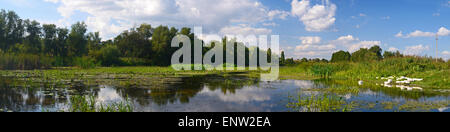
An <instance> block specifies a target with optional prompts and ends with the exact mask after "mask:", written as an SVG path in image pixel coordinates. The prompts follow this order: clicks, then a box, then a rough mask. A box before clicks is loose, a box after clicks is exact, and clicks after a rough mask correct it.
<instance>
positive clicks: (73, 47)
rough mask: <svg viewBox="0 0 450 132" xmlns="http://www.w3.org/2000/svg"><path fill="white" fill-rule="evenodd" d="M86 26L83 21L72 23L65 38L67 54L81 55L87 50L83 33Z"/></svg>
mask: <svg viewBox="0 0 450 132" xmlns="http://www.w3.org/2000/svg"><path fill="white" fill-rule="evenodd" d="M86 31H87V26H86V24H85V23H84V22H77V23H76V24H74V25H72V30H71V31H70V34H69V37H68V39H67V44H68V47H69V48H68V50H69V53H68V55H69V56H83V55H86V54H87V52H88V49H87V48H88V47H87V36H86V35H85V34H86Z"/></svg>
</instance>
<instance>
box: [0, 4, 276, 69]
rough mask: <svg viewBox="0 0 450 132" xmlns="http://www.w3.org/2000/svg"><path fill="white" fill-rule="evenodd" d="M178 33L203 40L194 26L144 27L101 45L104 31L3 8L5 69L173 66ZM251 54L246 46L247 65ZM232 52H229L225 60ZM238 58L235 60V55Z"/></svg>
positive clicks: (0, 60) (0, 55)
mask: <svg viewBox="0 0 450 132" xmlns="http://www.w3.org/2000/svg"><path fill="white" fill-rule="evenodd" d="M179 34H181V35H186V36H188V37H189V38H190V39H191V40H192V44H194V39H198V38H196V36H195V35H194V34H193V33H192V32H191V29H190V28H186V27H185V28H182V29H181V30H178V29H176V28H174V27H171V28H169V27H167V26H158V27H156V28H154V27H152V26H151V25H149V24H145V23H144V24H141V25H140V26H139V27H137V28H132V29H130V30H126V31H123V32H122V33H121V34H119V35H118V36H116V37H115V38H114V39H112V40H107V41H102V39H101V38H100V33H99V32H89V33H88V32H87V25H86V24H85V23H84V22H77V23H75V24H73V25H72V26H71V28H70V29H67V28H61V27H57V26H56V25H54V24H43V25H41V24H40V23H39V22H37V21H34V20H33V21H31V20H28V19H27V20H23V19H21V18H20V17H19V16H18V15H17V14H16V13H15V12H14V11H5V10H1V11H0V69H41V68H49V67H55V66H56V67H62V66H79V67H82V68H90V67H95V66H169V65H170V60H171V56H172V54H173V53H174V52H175V51H176V50H178V48H172V47H171V46H170V44H171V41H172V38H173V37H175V36H176V35H179ZM225 41H227V38H223V40H222V42H221V44H224V49H225V48H226V45H225ZM216 43H217V42H216ZM216 43H211V45H212V46H211V47H204V48H203V54H205V53H206V51H208V50H210V49H211V48H212V47H214V45H217V44H216ZM238 44H240V43H235V44H234V46H237V45H238ZM192 47H194V46H192ZM202 47H203V46H202ZM235 49H236V48H235ZM251 50H252V49H251V48H248V47H246V54H245V56H246V60H247V62H246V65H248V55H249V53H250V51H251ZM253 50H256V51H257V52H255V53H258V52H269V57H270V56H271V51H270V49H269V50H268V51H263V50H259V49H253ZM230 54H233V53H230V52H224V60H225V58H226V56H227V55H230ZM234 55H235V58H236V57H237V55H236V53H234ZM192 60H194V59H192ZM235 60H236V59H235ZM213 61H214V60H213ZM269 61H270V59H269ZM235 64H236V61H235Z"/></svg>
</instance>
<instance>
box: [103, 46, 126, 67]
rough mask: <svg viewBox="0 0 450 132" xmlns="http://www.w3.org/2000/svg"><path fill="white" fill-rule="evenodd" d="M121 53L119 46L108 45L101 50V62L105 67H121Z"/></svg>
mask: <svg viewBox="0 0 450 132" xmlns="http://www.w3.org/2000/svg"><path fill="white" fill-rule="evenodd" d="M119 57H120V51H119V49H117V46H114V45H107V46H105V47H103V48H102V49H100V56H99V60H98V61H100V62H101V64H102V65H103V66H119V65H120V64H121V61H120V58H119Z"/></svg>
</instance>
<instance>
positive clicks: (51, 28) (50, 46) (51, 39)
mask: <svg viewBox="0 0 450 132" xmlns="http://www.w3.org/2000/svg"><path fill="white" fill-rule="evenodd" d="M42 29H43V30H44V52H45V53H47V54H49V55H51V56H57V54H56V53H57V50H58V49H57V48H58V47H57V41H56V40H57V35H56V33H57V31H58V30H57V29H56V25H55V24H44V25H42Z"/></svg>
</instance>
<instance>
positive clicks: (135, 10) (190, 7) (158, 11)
mask: <svg viewBox="0 0 450 132" xmlns="http://www.w3.org/2000/svg"><path fill="white" fill-rule="evenodd" d="M45 1H47V2H52V3H56V4H59V7H58V12H59V13H60V14H61V16H63V17H64V18H70V17H71V16H73V14H74V13H75V12H82V13H87V14H88V17H87V20H86V21H87V22H86V23H87V25H88V27H89V28H90V29H91V30H95V31H100V32H101V33H102V34H101V35H102V36H107V35H109V36H111V35H117V34H118V33H120V32H121V31H123V30H126V29H129V28H131V27H133V26H135V25H136V24H140V23H149V24H152V25H154V26H157V25H170V26H176V27H182V26H203V28H204V30H205V31H206V32H218V31H219V30H221V29H222V28H223V27H225V26H229V25H232V24H234V23H246V24H256V23H261V22H264V21H270V20H271V19H278V18H280V19H284V18H286V16H287V13H286V12H284V11H278V10H275V11H270V10H268V9H267V8H266V7H265V6H264V5H263V4H262V3H261V2H259V1H258V0H226V1H223V0H45Z"/></svg>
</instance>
